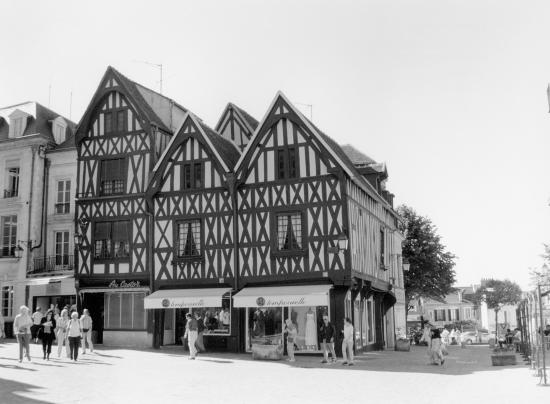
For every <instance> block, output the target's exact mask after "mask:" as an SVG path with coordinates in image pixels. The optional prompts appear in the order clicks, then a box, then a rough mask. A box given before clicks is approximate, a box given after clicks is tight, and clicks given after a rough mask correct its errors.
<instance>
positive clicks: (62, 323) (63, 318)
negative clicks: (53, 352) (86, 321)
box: [56, 309, 71, 358]
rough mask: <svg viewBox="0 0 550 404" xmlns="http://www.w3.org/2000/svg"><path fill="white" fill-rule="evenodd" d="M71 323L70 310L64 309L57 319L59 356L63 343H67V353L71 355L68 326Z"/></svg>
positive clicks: (68, 356) (68, 355)
mask: <svg viewBox="0 0 550 404" xmlns="http://www.w3.org/2000/svg"><path fill="white" fill-rule="evenodd" d="M68 325H69V312H68V311H67V310H66V309H63V311H62V312H61V315H60V316H59V318H58V319H57V322H56V329H57V331H56V332H57V357H58V358H59V357H60V356H61V349H62V348H63V344H65V352H66V353H67V358H70V357H71V354H70V351H69V340H68V339H67V327H68Z"/></svg>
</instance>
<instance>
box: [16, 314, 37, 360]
mask: <svg viewBox="0 0 550 404" xmlns="http://www.w3.org/2000/svg"><path fill="white" fill-rule="evenodd" d="M32 325H33V321H32V318H31V316H30V315H29V308H28V307H27V306H21V307H20V308H19V314H18V315H17V316H15V320H14V321H13V334H14V335H15V336H16V337H17V342H19V362H23V350H25V352H26V354H27V355H26V356H27V359H28V360H29V362H30V360H31V352H30V348H29V342H30V340H31V326H32Z"/></svg>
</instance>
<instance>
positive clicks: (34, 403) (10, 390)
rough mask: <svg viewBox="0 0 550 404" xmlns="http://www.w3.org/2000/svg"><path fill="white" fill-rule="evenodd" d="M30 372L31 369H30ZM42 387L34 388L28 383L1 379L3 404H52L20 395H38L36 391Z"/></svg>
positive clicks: (0, 391) (0, 394)
mask: <svg viewBox="0 0 550 404" xmlns="http://www.w3.org/2000/svg"><path fill="white" fill-rule="evenodd" d="M29 370H30V369H29ZM39 388H41V387H36V386H32V385H30V384H26V383H19V382H15V381H13V380H6V379H2V378H0V397H1V402H2V403H6V404H7V403H10V404H12V403H13V404H19V403H21V404H23V403H24V404H40V403H42V404H51V402H50V401H43V400H35V399H32V398H28V397H24V396H21V395H19V393H28V392H32V393H36V390H37V389H39Z"/></svg>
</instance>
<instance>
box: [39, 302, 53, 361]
mask: <svg viewBox="0 0 550 404" xmlns="http://www.w3.org/2000/svg"><path fill="white" fill-rule="evenodd" d="M40 326H41V327H42V328H41V329H40V335H41V339H42V351H43V352H44V359H48V360H50V354H51V353H52V343H53V340H54V339H55V326H56V323H55V319H54V318H53V311H52V310H51V309H50V310H48V311H47V312H46V315H45V316H44V317H43V318H42V320H41V322H40Z"/></svg>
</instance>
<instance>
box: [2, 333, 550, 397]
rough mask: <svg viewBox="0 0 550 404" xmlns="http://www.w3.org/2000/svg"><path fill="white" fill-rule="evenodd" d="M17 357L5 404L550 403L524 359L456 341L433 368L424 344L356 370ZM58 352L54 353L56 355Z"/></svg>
mask: <svg viewBox="0 0 550 404" xmlns="http://www.w3.org/2000/svg"><path fill="white" fill-rule="evenodd" d="M31 353H32V356H33V358H32V359H33V361H32V362H30V363H29V362H26V361H25V362H23V363H21V364H20V363H19V362H18V348H17V345H16V344H14V343H7V344H0V368H1V373H0V402H1V403H2V404H4V403H101V404H107V403H127V402H129V403H182V402H184V403H185V404H189V403H201V404H206V403H218V402H219V403H224V404H227V403H254V404H263V403H277V404H283V403H284V404H289V403H300V404H304V403H310V402H315V403H331V404H335V403H340V402H357V403H362V402H367V401H369V402H370V401H373V400H375V401H379V402H384V403H392V404H393V403H407V404H410V402H411V400H419V401H421V402H422V404H428V403H438V404H440V403H445V404H453V403H461V404H464V402H469V403H477V402H487V401H490V402H498V403H501V404H502V403H511V402H515V403H522V402H528V401H531V400H540V401H538V402H546V401H547V400H548V394H550V389H545V388H543V387H537V386H536V384H537V382H538V379H537V378H535V377H533V376H532V374H533V372H532V371H531V370H530V369H528V368H527V367H526V366H524V365H523V363H522V362H521V357H520V356H519V355H518V365H516V366H509V367H493V366H491V364H490V351H489V348H488V347H487V346H470V347H467V348H466V349H461V348H460V347H455V346H451V347H450V348H449V356H447V360H446V362H445V365H444V366H435V365H428V364H427V363H428V360H427V355H426V347H415V346H413V347H412V350H411V352H395V351H383V352H370V353H365V354H360V355H358V356H357V360H356V366H353V367H348V366H343V365H342V364H341V361H340V363H336V364H330V365H323V364H321V363H320V361H321V357H319V356H297V362H295V363H292V364H291V363H289V362H286V361H277V362H266V361H254V360H252V358H251V356H250V355H249V354H231V353H210V354H202V355H199V357H198V358H197V360H195V361H190V360H187V355H186V353H185V352H184V351H183V349H181V348H169V349H163V350H160V351H158V350H152V349H147V350H131V349H122V348H111V349H107V348H101V349H98V350H96V352H95V353H94V354H86V355H81V356H80V357H79V362H77V363H73V362H70V361H69V360H67V359H57V358H54V359H52V360H50V361H49V362H47V361H43V360H42V359H41V346H40V345H32V346H31ZM53 356H56V355H53Z"/></svg>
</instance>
